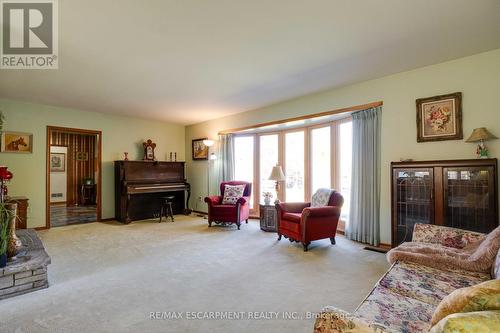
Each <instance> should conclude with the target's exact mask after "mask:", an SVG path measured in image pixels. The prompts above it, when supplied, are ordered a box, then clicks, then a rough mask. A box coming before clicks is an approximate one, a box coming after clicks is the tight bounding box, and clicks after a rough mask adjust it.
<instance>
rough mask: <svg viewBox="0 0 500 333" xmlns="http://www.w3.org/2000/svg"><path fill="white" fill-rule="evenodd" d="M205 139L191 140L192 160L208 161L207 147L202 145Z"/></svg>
mask: <svg viewBox="0 0 500 333" xmlns="http://www.w3.org/2000/svg"><path fill="white" fill-rule="evenodd" d="M206 139H207V138H201V139H195V140H193V160H208V147H207V146H205V144H204V143H203V140H206Z"/></svg>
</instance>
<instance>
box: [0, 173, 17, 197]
mask: <svg viewBox="0 0 500 333" xmlns="http://www.w3.org/2000/svg"><path fill="white" fill-rule="evenodd" d="M12 177H14V175H13V174H12V172H10V171H9V170H7V167H6V166H0V203H3V202H4V200H5V196H6V195H7V185H6V183H7V181H9V180H11V179H12Z"/></svg>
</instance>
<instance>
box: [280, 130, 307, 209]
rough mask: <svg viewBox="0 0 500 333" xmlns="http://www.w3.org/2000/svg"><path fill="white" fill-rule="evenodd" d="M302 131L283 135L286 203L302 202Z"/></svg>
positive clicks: (303, 176) (303, 177)
mask: <svg viewBox="0 0 500 333" xmlns="http://www.w3.org/2000/svg"><path fill="white" fill-rule="evenodd" d="M304 162H305V159H304V131H300V132H289V133H286V134H285V170H284V171H285V176H286V186H285V188H286V189H285V197H286V201H288V202H301V201H304V179H305V174H304V173H305V172H304V171H305V170H304Z"/></svg>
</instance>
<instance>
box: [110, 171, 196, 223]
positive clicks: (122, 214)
mask: <svg viewBox="0 0 500 333" xmlns="http://www.w3.org/2000/svg"><path fill="white" fill-rule="evenodd" d="M167 193H168V195H173V196H174V197H175V198H174V200H173V207H172V208H173V211H174V214H179V213H184V214H186V215H187V214H190V213H191V210H190V209H189V197H190V195H191V187H190V185H189V183H187V182H186V179H185V177H184V162H158V161H115V218H116V219H117V220H118V221H121V222H123V223H130V222H131V221H134V220H144V219H149V218H157V217H159V214H160V198H161V197H163V196H166V195H167Z"/></svg>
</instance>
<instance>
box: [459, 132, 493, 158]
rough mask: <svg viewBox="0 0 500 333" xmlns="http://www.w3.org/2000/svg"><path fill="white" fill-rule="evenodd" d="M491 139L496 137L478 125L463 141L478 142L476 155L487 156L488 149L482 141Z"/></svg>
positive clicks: (479, 156)
mask: <svg viewBox="0 0 500 333" xmlns="http://www.w3.org/2000/svg"><path fill="white" fill-rule="evenodd" d="M493 139H497V137H496V136H494V135H493V134H491V133H490V132H489V131H488V130H487V129H486V127H479V128H475V129H474V130H473V131H472V134H471V135H470V136H469V138H468V139H467V140H465V142H479V143H478V145H477V149H476V155H477V157H478V158H488V149H486V146H485V144H484V142H485V141H488V140H493Z"/></svg>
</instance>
